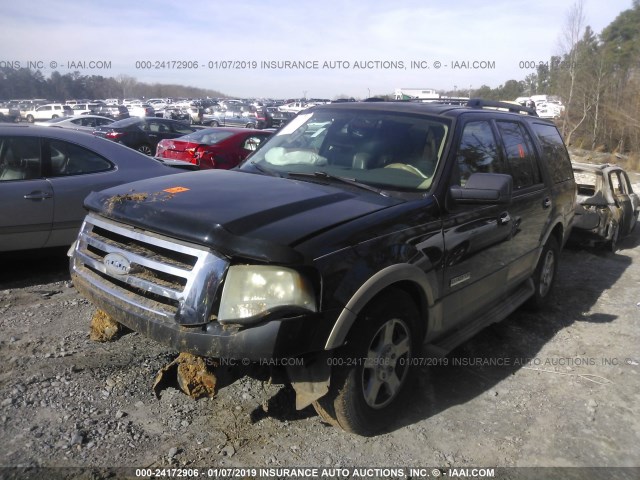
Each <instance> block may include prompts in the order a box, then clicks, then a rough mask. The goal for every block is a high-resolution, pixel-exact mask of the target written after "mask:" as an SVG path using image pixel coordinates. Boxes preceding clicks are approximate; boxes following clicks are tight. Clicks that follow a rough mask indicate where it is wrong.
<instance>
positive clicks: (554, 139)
mask: <svg viewBox="0 0 640 480" xmlns="http://www.w3.org/2000/svg"><path fill="white" fill-rule="evenodd" d="M533 131H534V132H535V134H536V136H537V137H538V140H539V141H540V145H541V146H542V156H543V160H544V163H545V165H546V166H547V169H548V170H549V173H550V175H551V180H552V181H553V183H560V182H564V181H566V180H570V179H572V178H573V169H572V167H571V160H570V159H569V154H568V153H567V148H566V147H565V146H564V142H563V141H562V137H561V136H560V132H558V129H557V128H556V127H555V125H545V124H542V123H534V124H533Z"/></svg>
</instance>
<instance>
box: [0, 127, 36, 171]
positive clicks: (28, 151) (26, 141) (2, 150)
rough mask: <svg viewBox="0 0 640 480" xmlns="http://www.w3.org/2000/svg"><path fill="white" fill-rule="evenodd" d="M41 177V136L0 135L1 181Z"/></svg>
mask: <svg viewBox="0 0 640 480" xmlns="http://www.w3.org/2000/svg"><path fill="white" fill-rule="evenodd" d="M41 177H42V162H41V160H40V139H39V138H36V137H0V182H5V181H10V180H32V179H35V178H41Z"/></svg>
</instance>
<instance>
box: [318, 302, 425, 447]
mask: <svg viewBox="0 0 640 480" xmlns="http://www.w3.org/2000/svg"><path fill="white" fill-rule="evenodd" d="M418 319H419V315H418V310H417V308H416V306H415V304H414V302H413V300H412V299H411V297H410V296H409V295H408V294H407V293H405V292H403V291H401V290H392V291H389V292H387V293H386V294H384V295H383V296H381V297H379V298H378V299H377V300H374V301H373V302H372V303H371V305H370V306H369V307H368V308H367V309H366V311H365V313H364V315H363V317H362V318H361V319H360V320H359V322H358V324H356V325H355V326H354V328H353V329H352V331H351V333H350V337H349V340H348V343H347V346H346V347H345V349H344V351H343V353H342V355H340V356H339V357H336V358H334V361H335V362H334V363H336V364H337V365H336V366H334V367H333V370H332V373H331V385H330V388H329V392H328V393H327V395H325V396H324V397H322V398H321V399H319V400H318V401H317V402H315V404H314V407H315V409H316V411H317V412H318V414H319V415H320V417H321V418H322V419H324V420H325V421H327V422H329V423H331V424H333V425H336V426H339V427H341V428H342V429H344V430H346V431H348V432H353V433H357V434H359V435H373V434H375V433H378V432H379V431H381V430H383V429H384V428H385V426H387V425H388V424H389V422H390V420H392V417H393V415H394V414H395V413H397V412H398V409H397V406H398V404H399V403H400V402H401V400H402V399H403V398H402V393H403V392H404V391H405V387H406V385H407V384H408V383H409V382H410V377H411V375H410V374H411V372H412V370H413V369H412V368H411V363H412V359H413V358H414V357H415V355H416V354H417V352H418V350H419V346H420V341H419V334H418V331H419V329H418V327H417V325H418Z"/></svg>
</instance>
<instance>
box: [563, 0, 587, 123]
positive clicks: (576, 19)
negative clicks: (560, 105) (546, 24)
mask: <svg viewBox="0 0 640 480" xmlns="http://www.w3.org/2000/svg"><path fill="white" fill-rule="evenodd" d="M584 24H585V16H584V0H577V1H576V3H574V4H573V5H572V6H571V8H570V9H569V12H568V13H567V18H566V21H565V26H564V31H563V32H562V35H561V38H560V47H561V49H562V53H563V55H564V56H565V57H566V58H567V61H568V65H567V67H568V68H567V72H568V74H569V89H568V94H567V102H566V107H565V115H564V120H563V122H562V134H563V135H566V134H567V129H568V128H569V127H568V123H569V121H570V111H571V102H572V101H573V92H574V87H575V81H576V72H577V67H578V65H577V63H578V48H577V46H578V42H580V38H581V37H582V30H583V28H584Z"/></svg>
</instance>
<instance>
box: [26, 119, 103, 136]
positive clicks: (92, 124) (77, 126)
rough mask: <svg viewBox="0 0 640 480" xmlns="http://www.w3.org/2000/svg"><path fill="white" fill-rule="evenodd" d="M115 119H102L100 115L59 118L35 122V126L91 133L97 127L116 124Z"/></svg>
mask: <svg viewBox="0 0 640 480" xmlns="http://www.w3.org/2000/svg"><path fill="white" fill-rule="evenodd" d="M114 121H115V120H113V118H108V117H101V116H99V115H81V116H78V117H75V116H74V117H58V118H52V119H51V120H45V121H40V122H34V125H39V126H42V127H59V128H70V129H72V130H78V131H82V132H88V133H91V132H92V131H93V130H94V129H95V128H96V127H101V126H103V125H110V124H112V123H113V122H114Z"/></svg>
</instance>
